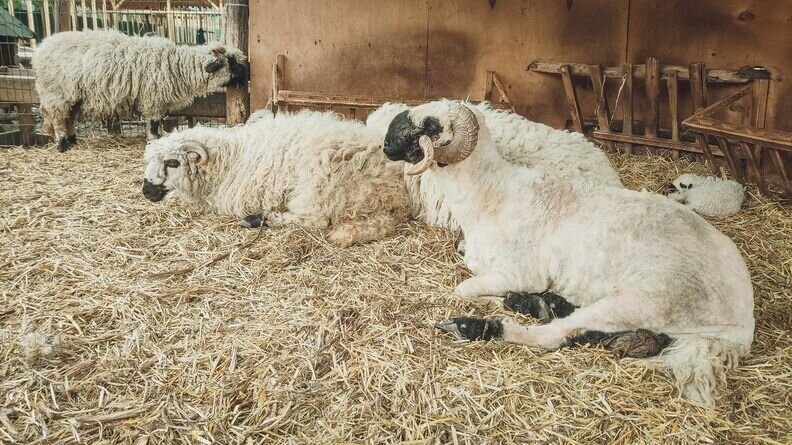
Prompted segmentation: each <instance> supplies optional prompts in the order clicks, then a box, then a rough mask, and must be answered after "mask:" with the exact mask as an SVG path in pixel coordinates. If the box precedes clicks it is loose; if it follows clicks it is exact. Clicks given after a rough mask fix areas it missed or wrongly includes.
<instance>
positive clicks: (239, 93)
mask: <svg viewBox="0 0 792 445" xmlns="http://www.w3.org/2000/svg"><path fill="white" fill-rule="evenodd" d="M225 12H226V13H225V14H224V15H225V16H226V23H225V29H224V31H223V36H224V40H225V44H226V45H231V46H234V47H237V48H239V49H240V50H242V52H243V53H244V54H245V55H247V54H248V0H229V1H228V2H227V3H226V5H225ZM249 115H250V94H249V93H248V83H247V79H245V82H244V84H243V85H239V86H229V87H228V88H226V125H229V126H231V125H237V124H243V123H245V121H246V120H247V118H248V116H249Z"/></svg>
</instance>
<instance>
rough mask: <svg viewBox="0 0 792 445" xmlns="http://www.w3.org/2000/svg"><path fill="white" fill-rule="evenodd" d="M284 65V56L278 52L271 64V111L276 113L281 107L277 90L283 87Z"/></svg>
mask: <svg viewBox="0 0 792 445" xmlns="http://www.w3.org/2000/svg"><path fill="white" fill-rule="evenodd" d="M285 65H286V57H285V56H284V55H283V54H278V56H277V57H276V58H275V63H273V64H272V112H273V113H277V112H279V111H280V109H281V104H280V100H278V92H279V91H280V89H281V88H282V87H283V69H284V67H285Z"/></svg>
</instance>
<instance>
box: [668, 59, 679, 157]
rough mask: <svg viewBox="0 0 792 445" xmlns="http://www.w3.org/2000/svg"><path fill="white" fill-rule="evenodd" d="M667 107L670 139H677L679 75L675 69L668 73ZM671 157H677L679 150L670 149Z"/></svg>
mask: <svg viewBox="0 0 792 445" xmlns="http://www.w3.org/2000/svg"><path fill="white" fill-rule="evenodd" d="M667 83H668V109H669V111H671V140H673V141H679V76H678V74H677V72H676V71H672V72H671V73H669V74H668V80H667ZM671 157H672V158H673V159H674V160H677V159H679V150H671Z"/></svg>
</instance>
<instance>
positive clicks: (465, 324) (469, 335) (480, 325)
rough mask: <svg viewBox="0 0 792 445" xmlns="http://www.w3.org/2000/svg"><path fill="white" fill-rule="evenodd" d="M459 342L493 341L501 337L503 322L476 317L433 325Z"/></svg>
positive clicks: (461, 318) (455, 319)
mask: <svg viewBox="0 0 792 445" xmlns="http://www.w3.org/2000/svg"><path fill="white" fill-rule="evenodd" d="M435 327H436V328H437V329H440V330H441V331H443V332H448V333H449V334H453V335H454V336H456V337H457V338H458V339H460V340H493V339H496V338H501V337H502V336H503V322H501V321H500V320H496V319H487V318H477V317H455V318H452V319H450V320H448V321H446V322H443V323H438V324H436V325H435Z"/></svg>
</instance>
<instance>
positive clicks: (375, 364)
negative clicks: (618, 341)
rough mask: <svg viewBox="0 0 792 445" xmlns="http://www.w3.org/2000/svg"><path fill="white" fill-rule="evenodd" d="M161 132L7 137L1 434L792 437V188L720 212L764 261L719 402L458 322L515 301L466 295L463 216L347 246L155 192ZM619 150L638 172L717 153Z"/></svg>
mask: <svg viewBox="0 0 792 445" xmlns="http://www.w3.org/2000/svg"><path fill="white" fill-rule="evenodd" d="M142 150H143V143H142V142H140V141H139V140H130V139H111V138H100V139H92V140H87V141H83V142H82V143H81V144H80V146H79V147H78V148H76V149H74V150H72V151H70V152H69V153H67V154H59V153H57V152H55V150H54V149H53V148H51V147H50V148H48V149H29V150H24V149H0V443H28V444H29V443H36V444H39V443H55V444H65V443H77V442H79V443H85V444H115V443H129V444H136V445H144V444H147V443H148V444H155V443H191V444H192V443H194V444H212V443H240V444H253V443H267V444H279V443H295V444H296V443H301V444H302V443H304V444H329V443H334V444H335V443H368V444H382V443H410V444H436V443H444V444H445V443H453V444H463V443H476V444H478V443H498V444H500V443H571V444H597V443H602V444H605V443H608V444H611V443H613V444H621V443H624V444H637V443H667V444H682V443H732V444H741V443H765V444H780V443H784V444H789V443H792V339H791V338H790V332H792V301H790V288H791V287H792V215H791V214H790V209H789V207H783V206H780V205H778V204H776V203H774V202H772V201H768V200H765V199H760V198H757V197H752V198H751V201H750V203H749V207H748V208H747V209H746V210H744V211H743V212H741V213H739V214H738V215H735V216H734V217H732V218H729V219H726V220H723V221H716V222H715V224H716V225H717V226H718V227H719V228H720V229H722V230H723V231H724V232H726V233H727V234H728V235H729V236H731V237H732V238H733V239H734V240H735V241H736V243H737V245H738V246H739V247H740V249H741V250H742V252H743V253H744V255H745V258H746V260H747V261H748V264H749V266H750V269H751V272H752V275H753V278H754V283H755V289H756V310H755V313H756V318H757V331H756V340H755V343H754V347H753V350H752V352H751V354H750V356H749V357H747V359H746V360H745V361H744V362H743V363H742V364H741V366H740V367H739V369H738V370H736V371H735V372H733V373H731V374H730V375H729V380H728V389H727V391H726V393H725V395H724V397H723V398H722V399H721V401H720V403H719V405H718V408H717V410H715V411H707V410H705V409H701V408H699V407H696V406H694V405H692V404H690V403H687V402H685V401H683V400H680V399H679V398H678V396H677V392H676V390H675V388H674V387H673V383H672V380H671V378H670V376H669V375H668V374H667V373H666V372H664V371H649V370H646V369H644V368H641V367H639V366H636V365H634V364H630V363H626V362H623V361H618V360H615V359H613V358H612V357H610V356H608V355H607V354H606V353H604V352H602V351H598V350H594V349H582V350H561V351H557V352H540V351H535V350H531V349H528V348H525V347H520V346H514V345H507V344H503V343H489V344H487V343H475V344H466V343H458V342H457V343H455V342H453V341H451V340H450V339H449V338H448V337H446V336H444V335H441V334H440V333H439V332H437V331H436V330H435V329H434V328H433V323H435V322H437V321H441V320H444V319H445V318H446V317H448V316H449V315H453V314H481V315H486V314H496V313H499V312H500V309H498V308H497V306H496V305H494V304H486V303H481V302H471V301H465V300H462V299H459V298H456V297H455V296H454V295H453V293H452V289H453V286H454V284H455V283H457V282H458V281H459V280H461V279H463V278H464V277H466V274H467V272H466V270H465V269H464V268H463V267H461V266H460V261H459V258H458V257H457V256H456V254H455V252H454V243H455V237H454V235H452V234H450V233H447V232H445V231H442V230H437V229H432V228H429V227H425V226H423V225H421V224H418V223H411V224H408V225H405V226H404V227H401V229H400V230H399V232H398V234H397V235H396V236H394V237H392V238H390V239H387V240H384V241H381V242H376V243H372V244H368V245H364V246H359V247H354V248H350V249H346V250H339V249H335V248H333V247H331V246H330V245H328V244H327V243H326V242H325V241H324V239H323V237H322V235H321V234H320V233H313V232H306V231H304V230H301V229H299V228H291V229H284V230H264V231H262V232H261V233H260V234H259V238H258V239H256V240H255V242H253V243H252V244H251V245H250V246H249V247H248V248H246V249H241V250H238V249H237V247H238V246H240V245H241V244H244V243H246V242H249V241H251V240H253V239H254V238H255V237H256V236H257V232H256V231H245V230H242V229H240V228H238V227H237V226H236V225H235V221H234V220H232V219H230V218H226V217H218V216H213V215H203V214H199V213H197V212H196V211H194V210H192V209H190V208H189V207H185V206H182V205H180V204H178V203H176V202H172V201H170V202H169V201H166V202H160V203H156V204H155V203H151V202H148V201H146V200H145V199H143V197H142V195H141V192H140V185H141V176H142V171H143V162H142V156H141V153H142ZM613 160H614V163H615V165H616V166H617V167H618V169H619V171H620V172H621V173H622V175H623V177H624V179H625V181H626V183H627V184H628V185H629V186H630V187H633V188H640V187H647V188H649V189H652V190H660V189H661V188H662V187H663V185H664V184H665V183H666V182H667V181H668V180H669V179H671V178H672V177H674V176H675V175H676V174H677V173H678V172H679V171H704V170H703V168H702V166H700V165H697V164H689V163H686V162H684V161H680V162H673V161H670V160H667V159H663V158H646V157H638V156H635V157H621V156H615V157H614V159H613ZM229 251H230V252H232V253H231V255H230V256H229V257H228V258H225V259H222V260H220V261H217V262H216V263H214V264H211V265H206V266H202V265H203V264H205V263H207V262H209V261H211V260H212V259H213V258H215V257H216V256H217V255H219V254H222V253H225V252H229ZM190 266H198V267H197V268H196V269H195V270H194V271H192V272H188V273H185V274H182V275H176V276H169V277H152V274H156V273H160V272H165V271H171V270H178V269H184V268H186V267H190ZM526 321H527V320H526Z"/></svg>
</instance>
